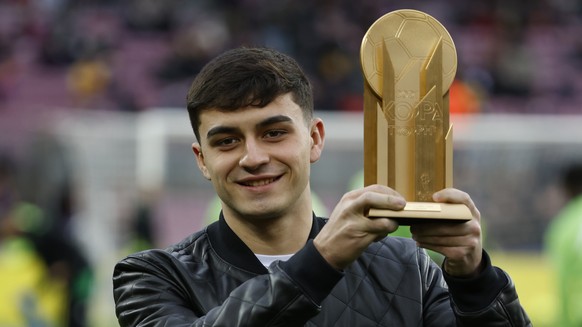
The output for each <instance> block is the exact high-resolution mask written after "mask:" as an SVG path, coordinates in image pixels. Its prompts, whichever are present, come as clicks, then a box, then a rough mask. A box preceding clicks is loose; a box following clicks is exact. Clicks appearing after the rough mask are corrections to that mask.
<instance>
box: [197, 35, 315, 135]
mask: <svg viewBox="0 0 582 327" xmlns="http://www.w3.org/2000/svg"><path fill="white" fill-rule="evenodd" d="M287 93H291V96H292V99H293V101H294V102H295V103H296V104H297V105H298V106H299V107H300V108H301V109H302V111H303V116H304V118H305V120H306V121H309V120H311V118H312V117H313V91H312V89H311V84H310V82H309V80H308V79H307V77H306V76H305V73H304V72H303V70H302V69H301V67H300V66H299V64H298V63H297V62H296V61H295V60H294V59H293V58H291V57H289V56H288V55H285V54H283V53H281V52H278V51H276V50H273V49H269V48H246V47H242V48H236V49H232V50H229V51H226V52H224V53H222V54H221V55H219V56H217V57H216V58H214V59H213V60H211V61H210V62H208V63H207V64H206V65H205V66H204V67H203V68H202V70H201V71H200V73H199V74H198V75H197V76H196V78H195V79H194V82H192V85H191V86H190V90H189V91H188V97H187V108H188V115H189V117H190V124H191V125H192V129H193V130H194V134H195V135H196V138H197V139H198V140H200V133H199V131H198V128H199V127H200V113H201V112H202V111H204V110H208V109H218V110H223V111H234V110H237V109H239V108H244V107H248V106H253V107H258V108H263V107H265V106H267V105H268V104H269V103H271V102H272V101H273V100H275V99H276V98H277V97H279V96H281V95H284V94H287Z"/></svg>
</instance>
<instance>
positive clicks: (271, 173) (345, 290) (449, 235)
mask: <svg viewBox="0 0 582 327" xmlns="http://www.w3.org/2000/svg"><path fill="white" fill-rule="evenodd" d="M311 92H312V91H311V87H310V84H309V82H308V80H307V78H306V77H305V75H304V74H303V72H302V71H301V69H300V67H299V66H298V65H297V63H296V62H295V61H294V60H293V59H291V58H289V57H288V56H286V55H283V54H281V53H278V52H276V51H273V50H269V49H256V48H240V49H235V50H231V51H228V52H226V53H224V54H222V55H220V56H218V57H217V58H215V59H214V60H212V61H211V62H210V63H208V64H207V65H206V66H205V67H204V69H203V70H202V71H201V72H200V74H199V75H198V76H197V77H196V79H195V80H194V82H193V84H192V86H191V88H190V91H189V94H188V112H189V115H190V120H191V123H192V127H193V129H194V133H195V134H196V138H197V141H198V142H197V143H194V144H193V146H192V148H193V150H194V154H195V155H196V160H197V163H198V166H199V168H200V170H201V172H202V174H203V175H204V176H205V177H206V178H207V179H209V180H210V181H211V182H212V184H213V186H214V188H215V190H216V193H217V195H218V196H219V197H220V199H221V203H222V213H221V215H220V218H219V220H218V222H215V223H213V224H211V225H209V226H208V227H207V228H205V229H204V230H202V231H199V232H196V233H194V234H192V235H191V236H190V237H188V238H186V239H185V240H183V241H181V242H180V243H177V244H175V245H173V246H172V247H170V248H168V249H165V250H149V251H145V252H141V253H138V254H134V255H131V256H129V257H127V258H125V259H124V260H122V261H121V262H120V263H118V264H117V266H116V267H115V271H114V276H113V282H114V297H115V303H116V314H117V317H118V319H119V323H120V325H121V326H253V327H256V326H358V327H360V326H439V327H442V326H456V325H462V326H528V325H530V322H529V318H528V317H527V315H526V313H525V312H524V310H523V309H522V307H521V306H520V304H519V300H518V297H517V294H516V291H515V288H514V286H513V283H512V282H511V279H510V278H509V276H507V274H505V273H504V272H503V271H502V270H500V269H498V268H494V267H492V266H491V263H490V261H489V259H488V256H487V254H486V253H485V252H484V251H483V250H482V248H481V229H480V224H479V219H480V216H479V212H478V210H477V208H475V205H474V204H473V202H472V200H471V198H470V197H469V196H468V195H467V194H465V193H463V192H461V191H459V190H455V189H446V190H443V191H440V192H438V193H436V194H435V195H434V199H435V201H439V202H454V203H462V204H465V205H467V206H468V207H469V208H470V209H471V211H472V213H473V217H474V219H473V220H471V221H469V222H467V223H464V224H440V225H439V224H430V225H428V224H427V225H419V226H414V227H413V228H412V234H413V238H414V241H413V240H410V239H405V238H397V237H390V236H386V235H387V234H389V233H390V232H393V231H394V230H396V229H397V228H398V225H397V223H396V222H395V221H393V220H391V219H387V218H378V219H369V218H367V216H366V212H367V210H368V209H369V208H372V207H374V208H386V209H393V210H399V209H402V208H403V207H404V205H405V200H404V199H403V198H402V197H401V196H400V195H399V194H398V193H397V192H395V191H394V190H392V189H390V188H388V187H385V186H380V185H373V186H369V187H366V188H363V189H358V190H355V191H351V192H349V193H347V194H346V195H345V196H344V197H343V198H342V199H341V200H340V202H339V203H338V204H337V206H336V207H335V209H334V210H333V212H332V213H331V215H330V217H329V219H324V218H319V217H315V216H314V215H313V213H312V207H311V206H312V204H311V196H310V184H309V176H310V165H311V164H312V163H314V162H315V161H317V160H318V159H319V157H320V156H321V152H322V150H323V145H324V139H325V129H324V124H323V122H322V120H321V119H319V118H314V117H313V99H312V93H311ZM415 241H416V242H415ZM422 248H427V249H432V250H434V251H437V252H439V253H442V254H443V255H444V256H445V257H446V260H445V262H444V263H443V270H441V269H440V268H439V267H438V266H436V265H435V264H434V262H432V261H431V260H430V259H429V257H428V256H427V255H426V252H425V251H424V250H423V249H422Z"/></svg>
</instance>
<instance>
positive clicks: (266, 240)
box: [223, 194, 313, 255]
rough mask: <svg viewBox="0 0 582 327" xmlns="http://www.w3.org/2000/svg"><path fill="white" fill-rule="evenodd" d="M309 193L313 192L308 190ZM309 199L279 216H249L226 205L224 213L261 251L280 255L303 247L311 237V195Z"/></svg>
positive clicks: (255, 250) (240, 234)
mask: <svg viewBox="0 0 582 327" xmlns="http://www.w3.org/2000/svg"><path fill="white" fill-rule="evenodd" d="M308 195H309V194H308ZM306 198H307V199H308V201H298V202H299V203H306V205H298V206H296V207H297V208H302V209H299V210H288V211H289V212H288V213H286V214H283V215H280V216H276V217H268V218H267V217H262V218H256V219H248V218H245V217H240V216H239V215H236V214H234V213H233V212H231V211H230V210H228V209H227V208H226V207H225V208H224V209H223V215H224V219H225V221H226V223H227V224H228V226H229V227H230V228H231V229H232V230H233V232H234V233H235V234H237V236H238V237H239V238H240V239H241V240H242V241H243V242H244V243H245V244H246V245H247V246H248V247H249V248H250V249H251V251H253V253H257V254H266V255H279V254H292V253H295V252H297V251H299V250H300V249H301V248H302V247H303V246H304V245H305V242H306V241H307V238H308V236H309V232H310V231H311V225H312V223H313V211H312V208H311V197H310V196H306Z"/></svg>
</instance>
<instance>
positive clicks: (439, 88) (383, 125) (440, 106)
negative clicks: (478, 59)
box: [360, 9, 472, 224]
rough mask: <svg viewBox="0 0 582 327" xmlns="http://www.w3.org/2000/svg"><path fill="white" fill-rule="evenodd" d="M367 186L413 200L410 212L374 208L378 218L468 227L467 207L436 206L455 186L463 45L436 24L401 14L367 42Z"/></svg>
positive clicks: (375, 27)
mask: <svg viewBox="0 0 582 327" xmlns="http://www.w3.org/2000/svg"><path fill="white" fill-rule="evenodd" d="M360 56H361V64H362V71H363V74H364V80H365V85H364V183H365V185H370V184H382V185H387V186H389V187H391V188H393V189H395V190H396V191H398V192H399V193H400V194H402V196H404V198H405V199H406V200H407V206H406V208H405V209H404V210H402V211H392V210H380V209H371V210H370V213H369V216H370V217H390V218H394V219H397V220H398V221H399V222H400V223H401V224H411V223H414V222H419V221H422V220H426V219H433V220H434V219H439V220H453V221H466V220H469V219H471V218H472V215H471V213H470V211H469V209H468V208H467V207H466V206H465V205H462V204H441V203H434V202H432V194H433V193H435V192H436V191H439V190H441V189H443V188H446V187H452V158H453V155H452V151H453V148H452V145H453V144H452V125H451V124H450V121H449V101H448V99H449V88H450V86H451V84H452V82H453V80H454V77H455V73H456V68H457V54H456V50H455V45H454V43H453V41H452V39H451V37H450V35H449V33H448V32H447V30H446V29H445V28H444V27H443V26H442V25H441V24H440V23H439V22H438V21H437V20H435V19H434V18H433V17H431V16H429V15H427V14H425V13H423V12H420V11H416V10H409V9H406V10H397V11H393V12H391V13H388V14H386V15H384V16H382V17H381V18H380V19H378V20H377V21H376V22H375V23H374V24H372V26H371V27H370V28H369V30H368V32H367V33H366V35H365V36H364V38H363V40H362V47H361V51H360Z"/></svg>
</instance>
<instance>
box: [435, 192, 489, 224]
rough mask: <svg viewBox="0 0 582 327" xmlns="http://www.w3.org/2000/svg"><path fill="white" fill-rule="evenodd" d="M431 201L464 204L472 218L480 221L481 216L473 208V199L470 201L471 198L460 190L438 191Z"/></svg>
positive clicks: (474, 207)
mask: <svg viewBox="0 0 582 327" xmlns="http://www.w3.org/2000/svg"><path fill="white" fill-rule="evenodd" d="M433 200H434V201H435V202H441V203H458V204H464V205H466V206H467V207H468V208H469V210H470V211H471V214H472V215H473V217H474V218H476V219H477V220H480V219H481V214H480V213H479V210H478V209H477V207H476V206H475V203H474V202H473V199H471V196H470V195H469V194H467V193H466V192H463V191H461V190H458V189H455V188H446V189H443V190H440V191H438V192H436V193H434V194H433Z"/></svg>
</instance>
